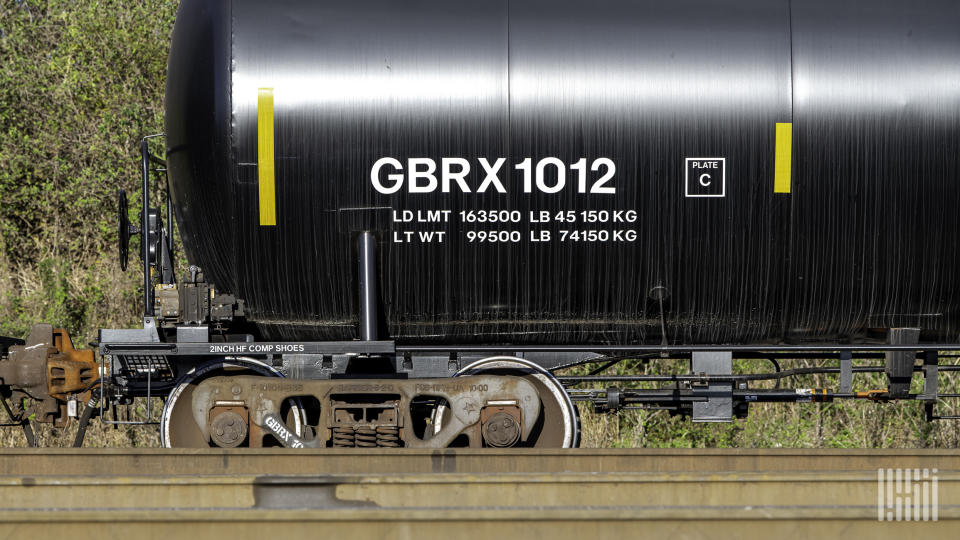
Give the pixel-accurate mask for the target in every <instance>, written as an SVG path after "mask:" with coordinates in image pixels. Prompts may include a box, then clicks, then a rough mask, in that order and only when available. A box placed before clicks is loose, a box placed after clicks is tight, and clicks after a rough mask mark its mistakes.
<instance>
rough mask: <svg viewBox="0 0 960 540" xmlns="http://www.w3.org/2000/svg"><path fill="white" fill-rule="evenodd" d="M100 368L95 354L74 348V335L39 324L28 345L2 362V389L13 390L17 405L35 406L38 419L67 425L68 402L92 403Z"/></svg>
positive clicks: (32, 331)
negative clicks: (21, 400)
mask: <svg viewBox="0 0 960 540" xmlns="http://www.w3.org/2000/svg"><path fill="white" fill-rule="evenodd" d="M99 380H100V373H99V367H98V365H97V362H96V358H95V357H94V353H93V351H92V350H78V349H75V348H74V347H73V342H72V340H71V339H70V334H68V333H67V331H66V330H63V329H60V328H58V329H54V328H53V326H51V325H49V324H38V325H35V326H34V327H33V329H31V331H30V337H28V338H27V341H26V344H24V345H15V346H13V347H10V350H9V353H8V356H7V358H6V359H5V360H3V361H0V385H2V386H6V387H8V388H9V390H10V392H11V393H12V396H13V398H14V400H15V401H17V398H29V399H31V400H33V402H34V406H33V409H34V411H33V412H34V413H35V415H34V418H35V419H36V420H37V421H39V422H51V423H54V425H56V426H58V427H62V426H64V425H66V422H67V420H68V418H69V416H68V415H67V406H66V402H67V401H68V400H70V399H74V398H75V399H77V400H79V401H84V402H85V401H88V400H89V399H90V397H91V391H92V390H93V389H94V388H95V387H96V386H97V385H98V384H99Z"/></svg>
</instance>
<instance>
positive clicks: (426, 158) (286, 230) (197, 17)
mask: <svg viewBox="0 0 960 540" xmlns="http://www.w3.org/2000/svg"><path fill="white" fill-rule="evenodd" d="M958 23H960V3H957V2H955V1H953V0H839V1H838V0H793V1H792V2H791V1H788V0H727V1H724V2H716V1H713V0H671V1H663V0H591V1H571V0H511V1H509V2H508V1H506V0H494V1H489V2H475V1H460V0H411V1H406V2H397V1H395V0H357V1H354V2H330V1H316V0H300V1H293V0H274V1H269V2H268V1H252V0H234V1H223V0H220V1H208V0H184V1H183V2H182V5H181V8H180V13H179V16H178V20H177V23H176V28H175V30H174V35H173V43H172V50H171V54H170V63H169V78H168V82H167V103H166V123H167V141H168V162H169V175H170V179H171V181H172V185H173V189H174V197H175V202H176V209H177V217H178V222H179V227H180V232H181V234H182V236H183V240H184V244H185V246H186V249H187V255H188V258H189V259H190V261H191V262H192V263H193V264H197V265H199V266H201V267H202V268H203V269H204V271H205V274H206V276H207V278H208V279H209V280H210V281H212V282H214V283H215V284H216V285H217V286H218V288H220V289H223V290H228V291H230V292H232V293H234V294H236V295H238V296H239V297H241V298H243V299H245V300H246V302H247V307H248V312H249V318H250V319H251V320H253V321H254V322H256V323H257V325H258V327H259V329H260V332H261V334H262V337H264V338H269V339H352V338H356V337H358V313H359V301H358V292H357V291H358V288H357V268H358V266H357V252H356V237H357V236H358V234H359V233H360V232H361V231H372V232H374V233H375V235H376V237H377V239H378V246H379V248H378V251H379V252H378V256H377V260H378V261H379V269H378V272H379V276H380V283H379V291H380V294H381V295H382V298H381V306H382V310H383V314H384V322H385V330H386V333H387V334H388V335H389V336H390V337H391V338H394V339H397V340H400V341H403V342H442V343H454V342H461V343H467V342H472V343H476V342H485V343H597V344H600V343H640V342H647V343H650V342H653V343H659V342H660V341H661V340H662V339H663V336H662V331H661V328H665V330H666V339H667V340H668V341H669V342H671V343H683V344H694V343H755V342H766V343H775V342H780V341H794V340H806V341H817V342H830V341H835V340H856V339H861V338H864V337H870V336H880V335H882V330H883V329H885V328H890V327H903V326H908V327H919V328H921V329H923V336H924V339H925V340H941V341H956V338H957V334H958V330H960V325H958V313H957V309H958V307H960V289H958V285H960V284H958V280H957V277H956V268H957V267H958V264H957V263H958V262H960V260H958V259H960V244H958V241H957V240H956V235H957V231H958V230H960V218H958V214H960V211H958V210H960V183H958V180H960V167H958V154H960V130H958V128H960V62H958V60H960V32H958V31H957V24H958ZM467 170H469V172H465V171H467ZM491 171H492V172H491ZM273 223H275V224H273Z"/></svg>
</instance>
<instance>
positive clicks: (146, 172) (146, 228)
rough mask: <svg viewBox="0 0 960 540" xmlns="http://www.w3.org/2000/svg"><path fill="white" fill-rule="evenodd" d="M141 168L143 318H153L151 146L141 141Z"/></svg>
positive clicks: (145, 140) (143, 140)
mask: <svg viewBox="0 0 960 540" xmlns="http://www.w3.org/2000/svg"><path fill="white" fill-rule="evenodd" d="M140 168H141V173H142V174H143V211H142V212H141V214H140V248H141V251H143V316H144V317H152V316H153V302H151V301H150V300H151V298H150V297H151V295H150V240H151V239H150V146H149V144H148V143H147V139H142V140H141V141H140Z"/></svg>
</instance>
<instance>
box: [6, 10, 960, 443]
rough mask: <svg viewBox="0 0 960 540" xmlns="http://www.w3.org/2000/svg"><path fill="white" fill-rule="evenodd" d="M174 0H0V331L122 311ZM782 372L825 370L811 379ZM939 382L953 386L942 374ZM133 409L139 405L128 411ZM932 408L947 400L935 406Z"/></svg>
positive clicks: (865, 428)
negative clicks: (126, 218) (120, 233)
mask: <svg viewBox="0 0 960 540" xmlns="http://www.w3.org/2000/svg"><path fill="white" fill-rule="evenodd" d="M176 4H177V2H176V1H175V0H140V1H137V2H120V1H118V0H101V1H95V0H79V1H71V0H47V1H40V0H0V335H8V336H25V335H26V334H27V332H28V331H29V328H30V326H31V325H32V324H34V323H36V322H41V321H46V322H51V323H53V324H55V325H57V326H60V327H64V328H66V329H68V330H69V331H70V332H71V334H72V335H73V336H74V341H75V343H77V344H81V343H87V342H88V341H91V340H93V339H95V338H96V330H97V329H98V328H101V327H132V326H133V325H135V324H137V300H138V294H139V289H138V283H137V281H138V278H137V273H136V272H135V271H132V270H131V271H129V272H127V273H125V274H121V273H120V270H119V266H118V264H117V261H116V247H115V245H116V240H117V239H116V232H115V230H114V229H115V222H114V220H115V212H116V202H115V201H116V196H117V192H118V191H119V190H120V189H121V188H123V189H127V190H128V191H129V192H130V195H131V199H130V200H131V206H132V208H131V214H132V215H134V216H135V215H136V212H137V211H138V210H139V208H137V207H136V206H137V200H138V197H137V195H138V194H137V188H138V185H139V183H138V174H139V149H138V148H139V147H138V144H139V139H140V137H141V136H143V135H145V134H150V133H156V132H159V131H162V129H163V122H162V107H163V90H164V76H165V68H166V55H167V47H168V45H169V38H170V31H171V29H172V26H173V20H174V13H175V10H176ZM135 258H136V255H133V259H132V260H133V261H135V260H136V259H135ZM630 366H633V363H632V362H631V363H623V364H621V365H620V366H618V368H617V369H618V370H619V372H620V373H623V372H624V370H625V369H626V368H627V367H630ZM637 367H638V368H639V369H643V370H646V371H647V372H649V373H653V372H654V371H658V370H659V371H660V372H677V371H676V370H678V369H682V368H683V367H684V366H683V364H682V363H680V362H674V363H668V362H666V361H662V360H655V361H652V362H650V363H649V364H647V365H641V366H637ZM738 368H739V369H741V370H744V371H745V370H748V369H765V368H766V366H763V365H751V364H748V363H745V364H740V365H739V366H738ZM869 382H870V383H872V384H873V386H871V385H870V384H867V383H865V382H862V380H861V383H860V384H861V385H865V386H860V387H859V388H860V389H867V388H872V387H881V386H883V383H882V381H880V380H874V381H869ZM943 382H944V384H946V382H947V381H946V379H945V380H944V381H943ZM786 384H793V385H796V386H801V387H803V386H807V387H810V386H820V387H822V386H833V385H835V384H836V382H835V381H832V382H831V380H829V379H827V378H823V379H818V378H817V377H812V376H811V377H803V378H799V379H798V380H795V381H789V382H788V383H786ZM951 388H953V390H952V391H954V392H956V391H958V390H957V386H956V384H953V385H952V386H951ZM157 405H158V403H156V402H155V404H154V406H155V407H156V406H157ZM581 410H582V416H583V420H584V428H583V429H584V445H585V446H654V447H706V446H745V447H753V446H763V447H773V446H784V447H898V446H923V447H928V446H948V447H957V446H958V445H960V441H958V435H960V431H958V426H957V423H956V422H942V423H937V424H925V423H924V422H923V418H922V410H921V408H920V406H919V404H906V405H905V404H897V405H883V404H873V403H863V402H859V403H836V404H818V405H806V406H788V405H757V406H754V407H753V408H752V410H751V411H752V414H751V415H750V417H749V418H748V419H745V420H738V421H736V422H734V423H732V424H691V423H690V422H689V421H688V420H685V419H682V418H679V417H670V416H669V415H668V414H667V413H665V412H662V411H658V412H647V411H643V412H632V411H631V412H623V413H620V414H614V415H596V414H594V413H593V412H592V411H590V410H589V408H588V407H583V408H582V409H581ZM144 413H145V406H144V404H143V403H140V404H138V405H137V406H136V407H135V408H133V410H132V411H131V414H132V415H133V416H141V417H142V415H143V414H144ZM942 413H943V414H958V411H957V410H956V408H955V407H954V406H952V405H945V406H944V407H943V410H942ZM75 429H76V428H75V426H72V427H71V428H70V429H68V430H67V431H62V430H56V429H51V428H49V427H47V426H44V427H43V428H42V429H41V430H40V432H39V433H38V438H39V439H40V442H41V444H44V445H66V444H70V442H71V441H72V435H73V432H74V430H75ZM87 441H88V445H93V446H106V445H134V446H136V445H156V444H157V436H156V430H155V429H152V428H126V429H113V428H104V427H102V426H101V425H100V424H99V423H94V425H93V426H92V428H91V430H90V431H89V433H88V439H87ZM12 445H23V438H22V436H21V435H20V434H19V432H18V431H16V430H13V429H11V428H5V429H4V430H2V431H0V446H12Z"/></svg>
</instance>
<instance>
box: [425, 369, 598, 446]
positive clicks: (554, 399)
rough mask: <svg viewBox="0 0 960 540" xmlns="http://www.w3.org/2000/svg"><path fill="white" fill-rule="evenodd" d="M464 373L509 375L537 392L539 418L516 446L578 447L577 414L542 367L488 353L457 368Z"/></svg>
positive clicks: (437, 418) (440, 419)
mask: <svg viewBox="0 0 960 540" xmlns="http://www.w3.org/2000/svg"><path fill="white" fill-rule="evenodd" d="M467 375H512V376H515V377H522V378H524V379H526V380H527V381H529V382H530V383H532V384H533V385H534V387H536V389H537V392H538V393H539V394H540V403H541V405H542V407H541V411H540V418H538V419H537V422H536V424H535V425H534V428H533V432H532V433H531V434H530V437H529V439H528V440H527V441H526V442H523V443H520V444H517V445H516V446H525V447H534V448H577V447H578V446H580V415H579V413H578V412H577V408H576V407H575V406H574V404H573V402H572V401H571V400H570V396H569V395H567V392H566V391H565V390H564V388H563V385H561V384H560V381H558V380H557V378H556V377H554V376H553V374H552V373H550V372H549V371H547V370H545V369H543V368H542V367H540V366H538V365H537V364H534V363H533V362H530V361H528V360H524V359H522V358H515V357H512V356H492V357H490V358H484V359H482V360H478V361H476V362H474V363H472V364H470V365H468V366H467V367H465V368H463V369H461V370H460V371H458V372H457V373H456V374H455V375H454V377H463V376H467ZM444 410H445V407H444V406H440V407H438V408H437V411H436V413H435V418H434V425H435V429H436V430H439V429H440V427H441V426H442V423H443V412H444Z"/></svg>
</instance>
